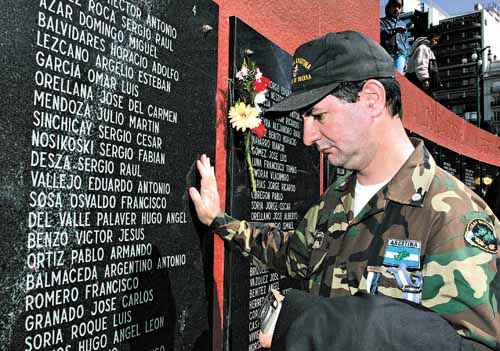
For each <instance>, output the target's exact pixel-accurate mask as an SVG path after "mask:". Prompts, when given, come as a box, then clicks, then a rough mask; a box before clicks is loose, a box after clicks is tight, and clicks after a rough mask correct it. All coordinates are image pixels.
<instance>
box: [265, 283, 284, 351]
mask: <svg viewBox="0 0 500 351" xmlns="http://www.w3.org/2000/svg"><path fill="white" fill-rule="evenodd" d="M271 291H272V293H273V294H274V297H275V298H276V300H277V301H278V302H280V303H282V302H283V300H284V299H285V297H284V296H283V295H282V294H281V293H280V292H279V291H278V290H274V289H271ZM278 313H279V312H278ZM276 321H277V319H276ZM275 328H276V323H275V324H274V325H273V326H272V328H271V330H269V332H267V333H265V334H264V333H263V332H262V331H259V342H260V345H261V346H262V347H264V348H266V349H269V348H271V345H272V342H273V335H274V329H275Z"/></svg>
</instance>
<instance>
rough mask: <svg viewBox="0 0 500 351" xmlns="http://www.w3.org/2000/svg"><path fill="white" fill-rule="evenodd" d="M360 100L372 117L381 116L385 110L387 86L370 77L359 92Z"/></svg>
mask: <svg viewBox="0 0 500 351" xmlns="http://www.w3.org/2000/svg"><path fill="white" fill-rule="evenodd" d="M359 101H360V102H361V103H362V104H363V107H364V108H365V109H366V110H367V111H368V114H369V115H370V116H372V117H378V116H381V115H382V114H383V113H384V110H385V88H384V86H383V85H382V83H380V82H379V81H378V80H375V79H369V80H367V81H366V83H365V84H364V85H363V89H361V92H360V93H359Z"/></svg>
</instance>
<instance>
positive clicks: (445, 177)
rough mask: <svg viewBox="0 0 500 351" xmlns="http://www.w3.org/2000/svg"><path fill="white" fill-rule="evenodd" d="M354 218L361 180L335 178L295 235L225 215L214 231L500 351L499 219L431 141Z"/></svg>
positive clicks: (300, 274) (324, 286)
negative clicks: (446, 166) (443, 164)
mask: <svg viewBox="0 0 500 351" xmlns="http://www.w3.org/2000/svg"><path fill="white" fill-rule="evenodd" d="M413 142H414V143H415V144H416V149H415V151H414V152H413V154H412V155H411V157H410V158H409V159H408V160H407V161H406V163H405V164H404V165H403V166H402V168H401V169H400V170H399V171H398V173H397V174H396V175H395V176H394V177H393V179H391V181H389V183H388V184H387V185H386V186H384V187H383V188H382V189H381V190H379V192H378V193H377V194H375V195H374V196H373V197H372V198H371V200H370V201H369V202H368V204H367V205H366V206H365V207H364V208H363V209H362V211H361V212H360V213H359V214H358V215H357V216H356V217H353V212H352V210H351V208H352V203H353V196H354V188H355V183H356V177H355V174H353V173H349V174H347V175H346V176H344V177H342V178H341V179H339V180H337V181H336V182H335V183H334V184H332V185H331V186H330V187H329V188H328V189H327V190H326V191H325V193H324V194H323V195H322V196H321V198H320V199H319V201H318V202H317V203H316V204H315V205H314V206H313V207H312V208H310V209H309V211H308V212H307V213H306V215H305V216H304V219H303V220H302V221H301V222H300V223H299V225H298V226H297V228H296V229H295V230H294V231H280V230H278V229H277V228H276V227H275V226H272V225H266V224H263V223H250V222H246V221H239V220H236V219H233V218H231V217H230V216H228V215H223V216H220V217H217V218H216V219H215V220H214V222H213V224H212V227H213V228H214V229H215V231H217V232H218V233H219V234H220V235H221V236H222V237H223V238H224V239H225V240H230V241H233V242H235V243H236V244H238V245H239V247H240V248H241V249H242V250H243V251H245V252H247V253H250V254H252V255H253V256H255V257H256V258H257V259H259V260H260V261H261V262H263V263H264V264H265V265H267V266H268V267H271V268H273V269H275V270H276V271H279V272H281V273H283V274H287V275H289V276H291V277H297V278H303V279H307V280H308V288H309V291H310V292H311V293H313V294H315V295H322V296H330V297H335V296H341V295H348V294H355V293H356V292H358V291H360V290H361V291H367V292H369V293H372V294H383V295H386V296H390V297H394V298H400V299H407V300H411V301H413V302H416V303H421V304H422V305H423V306H425V307H427V308H429V309H431V310H433V311H435V312H437V313H439V314H440V315H442V316H443V317H444V318H446V319H447V320H448V321H449V322H451V323H452V325H453V326H454V327H455V329H456V330H457V333H458V334H459V335H461V336H463V337H466V338H468V339H470V340H473V341H474V344H475V346H476V348H478V349H486V348H485V345H486V346H488V347H489V348H493V349H495V348H496V347H497V346H498V344H496V343H497V342H498V339H499V335H500V334H499V329H500V318H499V316H498V313H497V301H496V298H495V296H494V294H493V293H492V291H491V285H492V282H493V279H494V277H495V274H496V270H497V268H496V256H497V247H496V246H497V239H496V237H495V232H497V233H498V232H499V230H500V223H499V221H498V219H497V218H496V217H495V216H494V214H493V213H492V211H491V210H490V209H489V208H488V206H487V205H486V204H485V203H484V201H483V200H482V199H481V198H480V197H478V196H477V195H476V194H475V193H473V192H472V191H471V190H470V189H469V188H467V187H466V186H465V185H464V184H463V183H462V182H460V181H459V180H458V179H456V178H454V177H453V176H451V175H449V174H448V173H446V172H445V171H444V170H442V169H441V168H440V167H438V166H436V163H435V161H434V159H433V158H432V156H431V155H430V153H429V152H428V151H427V149H425V147H424V146H423V143H422V142H421V141H418V140H414V141H413Z"/></svg>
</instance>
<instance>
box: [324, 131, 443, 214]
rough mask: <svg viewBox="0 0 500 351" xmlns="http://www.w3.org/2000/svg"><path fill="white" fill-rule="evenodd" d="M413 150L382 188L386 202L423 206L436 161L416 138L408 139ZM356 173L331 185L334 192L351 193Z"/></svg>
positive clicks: (349, 174) (348, 173)
mask: <svg viewBox="0 0 500 351" xmlns="http://www.w3.org/2000/svg"><path fill="white" fill-rule="evenodd" d="M410 140H411V142H412V144H413V146H414V147H415V150H413V153H412V154H411V155H410V157H409V158H408V160H406V162H405V163H404V164H403V166H402V167H401V168H400V169H399V171H398V172H397V173H396V175H394V177H393V178H392V179H391V180H390V181H389V183H387V185H386V186H385V188H383V190H381V191H383V194H384V197H385V198H386V199H387V200H390V201H394V202H398V203H400V204H404V205H410V206H419V207H422V206H423V202H424V198H425V194H426V193H427V191H428V190H429V187H430V185H431V183H432V179H433V178H434V175H435V172H436V161H434V159H433V158H432V156H431V154H430V152H429V151H428V150H427V149H426V148H425V146H424V142H423V141H422V140H421V139H418V138H410ZM355 185H356V173H355V172H352V171H348V172H347V173H346V175H345V176H343V177H341V178H340V179H338V181H336V182H335V183H334V184H333V188H334V190H336V191H340V192H342V193H347V192H349V193H353V194H354V192H353V191H354V186H355Z"/></svg>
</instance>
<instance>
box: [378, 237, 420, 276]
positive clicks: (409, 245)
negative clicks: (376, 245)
mask: <svg viewBox="0 0 500 351" xmlns="http://www.w3.org/2000/svg"><path fill="white" fill-rule="evenodd" d="M420 249H421V244H420V241H417V240H399V239H389V240H388V241H387V247H386V249H385V253H384V261H383V263H382V264H383V265H385V266H392V267H399V266H401V265H404V266H406V267H407V268H409V269H420Z"/></svg>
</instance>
